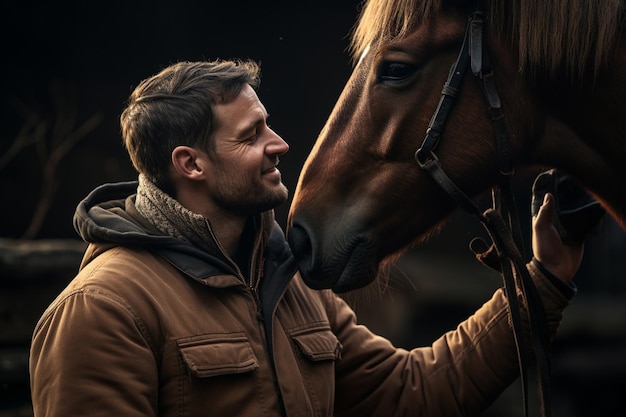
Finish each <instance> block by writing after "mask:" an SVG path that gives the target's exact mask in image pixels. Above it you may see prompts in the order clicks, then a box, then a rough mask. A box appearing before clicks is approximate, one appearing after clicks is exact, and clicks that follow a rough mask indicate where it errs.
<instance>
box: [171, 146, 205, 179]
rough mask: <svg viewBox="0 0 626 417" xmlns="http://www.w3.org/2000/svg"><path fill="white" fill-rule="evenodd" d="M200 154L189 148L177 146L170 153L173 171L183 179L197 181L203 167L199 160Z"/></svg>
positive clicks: (202, 171)
mask: <svg viewBox="0 0 626 417" xmlns="http://www.w3.org/2000/svg"><path fill="white" fill-rule="evenodd" d="M199 157H200V153H199V152H198V151H197V150H196V149H194V148H192V147H189V146H177V147H176V148H174V150H173V151H172V165H173V166H174V171H176V173H177V174H178V175H180V176H182V177H184V178H188V179H192V180H194V179H199V178H200V177H201V176H202V175H203V173H204V166H203V164H202V161H201V160H199Z"/></svg>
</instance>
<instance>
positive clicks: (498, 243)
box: [415, 8, 552, 417]
mask: <svg viewBox="0 0 626 417" xmlns="http://www.w3.org/2000/svg"><path fill="white" fill-rule="evenodd" d="M482 10H484V8H479V10H477V11H476V12H475V13H473V14H472V16H471V17H470V20H469V22H468V26H467V29H466V32H465V37H464V39H463V44H462V46H461V50H460V51H459V55H458V57H457V60H456V61H455V63H454V64H453V65H452V67H451V68H450V73H449V74H448V79H447V81H446V83H445V84H444V87H443V90H442V92H441V99H440V101H439V105H438V106H437V110H436V111H435V113H434V114H433V117H432V118H431V121H430V123H429V126H428V130H427V131H426V137H425V138H424V141H423V143H422V146H421V147H420V148H419V149H418V150H417V151H416V152H415V160H416V162H417V163H418V165H419V166H420V167H421V168H423V169H424V170H425V171H426V172H427V173H428V174H429V175H430V176H431V177H432V178H433V180H434V181H435V182H436V183H437V184H438V185H439V186H440V187H441V188H442V189H443V190H444V191H445V192H446V193H447V194H448V195H450V196H451V197H452V198H453V199H454V200H455V201H456V202H457V203H458V204H459V205H460V206H461V207H462V208H464V209H465V210H466V211H468V212H470V213H472V214H474V215H476V216H477V217H478V218H479V219H480V221H481V223H482V224H483V226H484V227H485V229H486V230H487V233H488V234H489V236H490V237H491V239H492V242H493V243H492V246H491V248H490V249H489V250H490V251H491V253H492V254H493V253H495V256H497V260H498V263H499V268H498V269H499V270H500V273H501V275H502V279H503V284H504V291H505V294H506V297H507V300H508V308H509V314H510V316H511V325H512V328H513V337H514V340H515V346H516V349H517V354H518V360H519V367H520V380H521V385H522V397H523V408H524V416H525V417H528V415H529V414H528V375H527V368H528V362H529V358H528V355H529V351H528V349H527V347H526V340H525V337H524V332H523V326H522V316H521V314H522V306H521V305H520V303H519V300H518V297H521V298H523V301H525V303H526V306H527V308H526V315H527V318H528V323H529V328H530V335H531V336H530V338H531V345H532V348H533V352H534V354H535V360H536V365H537V372H538V382H539V396H540V403H541V404H540V407H541V415H542V416H543V417H550V416H551V415H552V411H551V410H552V406H551V401H550V392H549V388H550V363H549V346H550V345H549V343H550V342H549V332H548V329H547V324H546V322H545V311H544V308H543V304H542V302H541V299H540V297H539V293H538V291H537V289H536V287H535V286H534V283H533V282H532V279H531V277H530V274H529V272H528V270H527V269H526V267H525V263H524V260H523V257H522V254H521V253H520V251H519V249H518V248H520V247H522V248H523V247H524V246H523V242H522V233H521V229H520V226H519V216H518V213H517V209H516V205H515V202H514V197H513V193H512V191H511V187H510V178H511V176H512V174H513V168H512V162H511V152H510V146H509V141H508V138H507V135H506V128H505V124H504V116H503V114H502V109H501V106H500V98H499V96H498V93H497V90H496V88H495V83H494V81H493V72H492V71H491V66H490V63H489V59H488V56H487V54H486V53H485V51H486V48H485V45H484V42H485V36H484V20H483V12H482ZM468 65H469V66H470V67H471V69H472V72H473V73H474V75H475V76H476V77H477V79H478V80H479V81H480V84H481V87H482V90H483V93H484V97H485V100H486V102H487V105H488V108H489V113H490V116H491V119H492V121H493V126H494V132H495V134H496V144H497V150H498V154H499V161H500V167H499V168H500V172H501V173H502V175H503V176H504V177H505V178H506V179H507V181H505V182H504V184H503V185H502V186H501V187H502V188H501V189H499V188H494V190H493V208H491V209H488V210H487V211H485V212H484V213H482V212H481V211H480V209H479V208H478V205H477V204H476V203H475V202H474V201H472V200H471V199H470V198H469V197H467V195H466V194H465V193H464V192H463V191H462V190H461V189H460V188H459V187H458V186H457V185H456V184H455V183H454V182H453V181H452V180H451V179H450V178H449V177H448V175H447V174H446V173H445V171H444V170H443V168H442V166H441V164H440V162H439V159H438V158H437V156H436V155H435V153H434V149H435V148H436V147H437V144H438V142H439V138H440V135H441V132H442V131H443V128H444V124H445V122H446V119H447V117H448V115H449V113H450V110H451V109H452V106H453V104H454V102H455V99H456V95H457V93H458V91H459V88H460V86H461V82H462V80H463V77H464V75H465V71H466V68H467V66H468ZM502 191H505V192H504V200H503V199H502V194H503V193H502ZM503 213H504V216H505V217H506V218H507V222H505V221H504V220H503V217H502V215H503ZM479 259H480V258H479Z"/></svg>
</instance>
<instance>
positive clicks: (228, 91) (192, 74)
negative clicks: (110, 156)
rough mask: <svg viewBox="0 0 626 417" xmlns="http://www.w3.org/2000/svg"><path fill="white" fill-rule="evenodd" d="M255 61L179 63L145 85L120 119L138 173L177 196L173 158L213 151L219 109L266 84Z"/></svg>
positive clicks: (140, 88) (131, 99) (123, 136)
mask: <svg viewBox="0 0 626 417" xmlns="http://www.w3.org/2000/svg"><path fill="white" fill-rule="evenodd" d="M260 76H261V75H260V68H259V65H258V64H257V63H256V62H254V61H251V60H246V61H243V60H216V61H209V62H178V63H176V64H173V65H170V66H168V67H167V68H165V69H163V70H162V71H161V72H159V73H158V74H156V75H153V76H152V77H149V78H147V79H145V80H144V81H142V82H141V83H140V84H139V85H138V86H137V87H136V88H135V90H134V91H133V92H132V94H131V95H130V98H129V100H128V105H127V106H126V108H125V109H124V111H123V112H122V115H121V117H120V124H121V131H122V138H123V140H124V146H125V147H126V150H127V151H128V154H129V155H130V159H131V161H132V163H133V166H134V167H135V169H136V170H137V172H139V173H141V174H143V175H145V176H146V177H147V178H148V179H149V180H150V181H152V182H154V183H155V184H157V186H159V187H160V188H161V189H163V190H164V191H166V192H171V191H172V189H171V187H172V185H171V181H170V177H169V167H170V165H171V155H172V151H173V150H174V148H176V147H177V146H181V145H182V146H190V147H194V148H199V149H202V150H205V151H206V152H211V151H212V150H213V145H214V144H213V138H212V132H213V129H214V124H215V120H214V111H213V106H214V105H215V104H223V103H228V102H230V101H232V100H234V99H235V98H236V97H237V96H238V95H239V93H240V92H241V90H242V89H243V87H244V86H245V85H246V84H248V85H250V86H252V88H254V89H256V88H258V86H259V83H260Z"/></svg>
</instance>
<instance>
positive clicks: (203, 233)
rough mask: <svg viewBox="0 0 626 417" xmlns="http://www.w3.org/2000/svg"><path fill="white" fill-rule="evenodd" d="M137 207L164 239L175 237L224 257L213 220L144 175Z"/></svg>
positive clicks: (140, 181)
mask: <svg viewBox="0 0 626 417" xmlns="http://www.w3.org/2000/svg"><path fill="white" fill-rule="evenodd" d="M135 207H136V208H137V211H138V212H139V213H140V214H141V215H142V216H144V217H145V218H146V219H148V221H149V222H150V223H152V224H153V225H154V227H156V228H157V230H158V231H159V232H161V233H163V234H164V235H167V236H173V237H175V238H177V239H180V240H183V241H185V242H188V243H191V244H193V245H196V246H198V247H200V248H202V249H204V250H206V251H208V252H210V253H213V254H216V255H220V256H223V254H222V253H221V250H220V249H219V248H218V245H217V242H216V241H215V238H214V234H213V231H212V230H211V225H210V223H209V220H208V219H207V218H206V217H204V216H202V215H200V214H197V213H194V212H192V211H190V210H188V209H186V208H185V207H183V206H182V204H180V203H179V202H178V201H177V200H175V199H173V198H172V197H170V196H169V195H168V194H167V193H165V192H163V191H162V190H161V189H159V188H158V187H157V186H156V184H154V183H153V182H152V181H150V180H149V179H147V178H146V177H145V176H144V175H142V174H139V186H138V187H137V197H136V199H135Z"/></svg>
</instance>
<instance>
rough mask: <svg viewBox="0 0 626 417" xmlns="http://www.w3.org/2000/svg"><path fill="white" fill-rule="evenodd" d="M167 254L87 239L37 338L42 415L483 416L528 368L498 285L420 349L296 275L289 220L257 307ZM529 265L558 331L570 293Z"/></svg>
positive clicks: (36, 401)
mask: <svg viewBox="0 0 626 417" xmlns="http://www.w3.org/2000/svg"><path fill="white" fill-rule="evenodd" d="M120 204H122V203H120ZM146 240H147V241H149V240H150V239H147V238H146ZM155 245H156V244H155ZM166 246H167V245H166ZM155 248H156V249H155ZM161 249H162V247H161V246H158V245H156V246H154V247H152V248H151V249H150V250H149V248H147V246H143V247H142V246H141V245H135V246H131V245H124V246H121V245H113V244H105V243H98V244H91V245H90V246H89V248H88V250H87V253H86V254H85V260H84V262H83V265H82V269H81V271H80V273H79V274H78V276H77V277H76V278H75V279H74V280H73V281H72V282H71V283H70V284H69V286H68V287H67V288H66V289H65V290H64V291H63V293H62V294H60V295H59V297H58V298H57V299H56V300H55V301H54V302H53V303H52V304H51V306H50V307H49V308H48V309H47V310H46V311H45V313H44V314H43V316H42V318H41V320H40V321H39V323H38V324H37V327H36V329H35V332H34V336H33V342H32V351H31V381H32V383H31V387H32V398H33V406H34V411H35V416H37V417H40V416H47V417H54V416H59V417H61V416H62V417H67V416H114V417H121V416H124V417H132V416H193V417H199V416H254V417H260V416H285V415H286V416H290V417H304V416H332V415H336V416H455V415H477V414H479V413H480V411H482V410H483V409H484V408H486V407H487V406H488V405H489V404H490V403H491V402H492V401H493V400H494V399H495V398H496V397H497V395H499V393H500V392H501V391H502V390H504V389H505V388H506V387H507V386H508V385H509V384H510V383H511V382H512V381H513V380H514V379H515V378H516V376H517V374H518V371H517V366H518V365H517V356H516V350H515V345H514V340H513V337H512V333H511V329H510V326H509V321H508V314H507V306H506V300H505V298H504V296H503V293H502V291H501V290H499V291H497V292H496V293H495V295H494V296H493V298H492V299H491V300H490V301H488V302H487V303H486V304H485V305H484V306H483V307H482V308H481V309H480V310H479V311H478V312H476V314H474V315H473V316H472V317H470V318H469V319H468V320H467V321H465V322H464V323H462V324H461V325H460V327H459V328H458V329H457V330H455V331H453V332H450V333H448V334H446V335H444V336H443V337H442V338H440V339H439V340H437V341H436V342H435V343H434V344H433V346H431V347H424V348H418V349H415V350H412V351H410V352H409V351H406V350H402V349H396V348H394V347H393V346H392V345H391V344H390V342H389V341H387V340H385V339H383V338H381V337H378V336H376V335H374V334H372V333H371V332H370V331H369V330H368V329H367V328H365V327H363V326H359V325H357V323H356V319H355V316H354V313H353V311H352V310H351V309H350V307H349V306H348V305H347V304H346V303H344V302H343V301H342V300H341V299H340V298H339V297H337V296H336V295H334V294H332V293H331V292H328V291H321V292H320V291H314V290H311V289H309V288H308V287H306V286H305V285H304V284H303V282H302V281H301V279H300V277H299V275H298V274H297V273H296V274H295V276H293V279H289V278H291V276H292V272H293V260H292V259H291V256H290V252H289V250H288V247H287V245H286V243H285V241H284V236H283V234H282V232H281V231H280V229H279V228H278V226H275V228H274V230H273V231H272V233H271V236H270V237H269V238H268V241H267V243H266V248H265V250H264V259H265V263H264V268H263V274H264V276H263V279H264V281H263V287H262V289H261V292H260V301H259V297H257V296H256V294H255V292H254V291H253V290H251V289H250V288H249V287H248V286H247V285H246V284H245V283H244V282H243V281H242V279H241V278H240V277H239V276H236V275H234V274H232V273H229V272H226V271H228V268H226V267H224V266H223V265H220V264H219V263H216V264H213V265H211V264H210V263H207V262H205V260H198V259H197V257H195V256H194V257H192V256H191V254H193V251H192V252H189V253H186V252H185V251H184V250H182V251H180V250H178V249H180V248H178V249H176V248H173V249H172V248H171V247H169V248H168V250H161ZM529 269H530V272H531V275H532V277H533V279H534V280H535V282H536V283H537V284H538V286H539V289H540V292H541V294H542V297H543V299H544V303H545V306H546V310H547V312H548V320H549V322H550V325H551V328H552V330H553V331H556V328H557V326H558V323H559V322H560V319H561V311H562V309H563V308H564V307H565V306H566V304H567V298H566V297H565V296H564V295H563V294H562V292H561V291H559V290H558V289H557V288H555V287H554V286H552V284H551V283H550V281H549V280H547V279H546V278H545V277H544V276H543V275H542V274H541V273H540V272H539V270H538V269H537V268H536V267H535V266H534V265H533V264H529ZM220 271H223V272H220ZM287 272H289V275H288V277H287V279H285V278H284V276H285V274H286V273H287ZM281 282H283V283H284V284H281ZM270 324H271V326H270ZM416 331H419V329H416ZM268 337H269V338H271V340H270V342H271V343H268V340H267V338H268ZM268 346H269V347H268Z"/></svg>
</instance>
